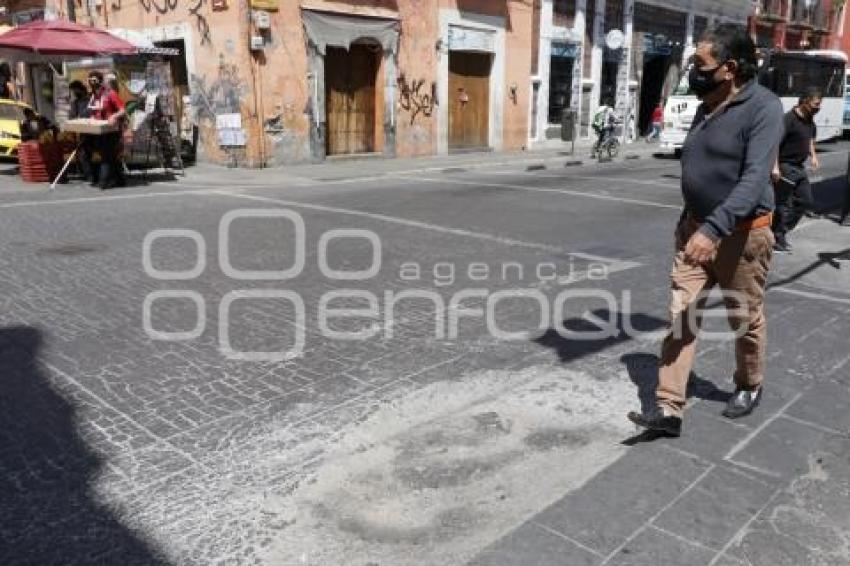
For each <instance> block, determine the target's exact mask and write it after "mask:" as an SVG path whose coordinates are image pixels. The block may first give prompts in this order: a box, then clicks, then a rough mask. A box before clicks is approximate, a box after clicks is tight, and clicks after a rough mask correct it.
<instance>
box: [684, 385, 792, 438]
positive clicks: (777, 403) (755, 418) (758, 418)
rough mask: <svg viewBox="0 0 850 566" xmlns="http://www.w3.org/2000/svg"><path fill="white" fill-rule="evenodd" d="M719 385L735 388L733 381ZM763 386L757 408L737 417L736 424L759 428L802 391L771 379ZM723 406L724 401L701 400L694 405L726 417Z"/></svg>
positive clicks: (730, 389)
mask: <svg viewBox="0 0 850 566" xmlns="http://www.w3.org/2000/svg"><path fill="white" fill-rule="evenodd" d="M718 387H719V388H720V389H721V390H723V391H727V392H732V391H733V390H734V388H735V386H734V385H733V384H732V383H731V382H730V383H729V384H723V383H721V384H719V385H718ZM763 387H764V391H763V397H762V399H761V402H760V403H759V406H758V407H757V408H756V410H755V411H753V412H752V413H751V414H749V415H747V416H746V417H743V418H740V419H735V421H734V424H736V425H742V426H746V427H749V428H750V429H755V428H758V427H759V426H760V425H762V424H763V423H764V422H765V421H766V420H767V419H769V418H770V417H771V416H772V415H774V414H775V413H776V412H777V411H780V410H782V408H783V407H785V406H787V405H788V404H789V403H790V402H791V401H792V400H793V399H794V397H795V396H796V395H798V394H799V393H800V389H798V388H792V387H786V386H784V385H779V384H776V383H773V382H771V381H769V380H765V382H764V385H763ZM723 408H724V404H723V403H714V402H709V403H706V402H701V403H697V404H695V405H694V406H693V410H694V411H699V412H705V413H710V414H712V415H713V416H717V417H720V418H722V419H725V417H723V416H722V414H721V413H722V412H723Z"/></svg>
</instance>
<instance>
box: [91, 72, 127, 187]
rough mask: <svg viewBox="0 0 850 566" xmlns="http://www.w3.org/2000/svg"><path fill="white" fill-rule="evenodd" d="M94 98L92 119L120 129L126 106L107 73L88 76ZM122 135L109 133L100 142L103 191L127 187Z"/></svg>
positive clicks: (119, 132) (99, 177)
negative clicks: (123, 162) (107, 79)
mask: <svg viewBox="0 0 850 566" xmlns="http://www.w3.org/2000/svg"><path fill="white" fill-rule="evenodd" d="M88 81H89V87H90V88H91V98H90V99H89V105H88V109H89V111H90V112H91V117H92V118H95V119H97V120H107V121H108V122H109V123H110V124H111V125H114V126H118V125H119V124H120V123H121V120H122V119H123V118H124V116H126V110H125V109H124V102H123V101H122V100H121V99H120V98H119V97H118V93H117V92H116V91H115V90H113V89H111V88H109V87H108V86H107V85H106V84H105V83H104V80H103V73H101V72H100V71H92V72H90V73H89V76H88ZM120 147H121V131H120V129H118V130H116V131H114V132H107V133H105V134H103V135H101V136H99V137H98V138H97V149H98V150H99V152H100V156H101V162H100V174H99V175H98V179H97V181H98V184H99V186H100V188H101V189H110V188H112V187H114V186H116V185H118V186H123V185H124V184H125V180H124V167H123V165H122V163H121V155H120Z"/></svg>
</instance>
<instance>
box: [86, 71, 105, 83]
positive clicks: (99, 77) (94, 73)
mask: <svg viewBox="0 0 850 566" xmlns="http://www.w3.org/2000/svg"><path fill="white" fill-rule="evenodd" d="M91 77H95V78H96V79H97V80H98V81H99V82H100V83H103V73H101V72H100V71H92V72H91V73H89V78H91Z"/></svg>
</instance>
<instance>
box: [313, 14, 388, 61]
mask: <svg viewBox="0 0 850 566" xmlns="http://www.w3.org/2000/svg"><path fill="white" fill-rule="evenodd" d="M301 19H302V21H303V22H304V30H305V32H306V33H307V39H309V40H310V43H312V44H313V45H315V46H316V50H317V51H318V52H319V53H320V54H322V55H324V54H325V53H326V51H327V47H328V45H330V46H331V47H342V48H344V49H348V48H349V47H351V44H352V43H354V42H355V41H357V40H361V39H372V40H374V41H377V42H378V43H380V44H381V47H382V48H383V49H384V51H385V52H389V53H395V51H396V49H397V46H398V33H399V22H398V20H390V19H386V18H371V17H362V16H349V15H345V14H331V13H328V12H317V11H314V10H302V11H301Z"/></svg>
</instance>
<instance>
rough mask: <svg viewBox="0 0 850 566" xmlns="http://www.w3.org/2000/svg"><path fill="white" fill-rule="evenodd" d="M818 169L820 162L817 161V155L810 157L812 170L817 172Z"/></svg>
mask: <svg viewBox="0 0 850 566" xmlns="http://www.w3.org/2000/svg"><path fill="white" fill-rule="evenodd" d="M818 169H820V160H819V159H818V156H817V155H813V156H812V170H813V171H817V170H818Z"/></svg>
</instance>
